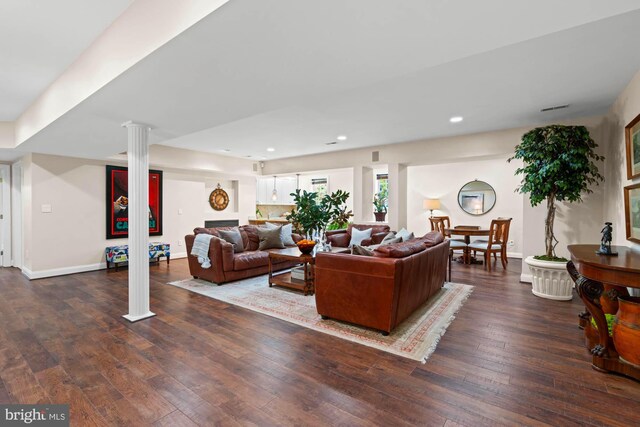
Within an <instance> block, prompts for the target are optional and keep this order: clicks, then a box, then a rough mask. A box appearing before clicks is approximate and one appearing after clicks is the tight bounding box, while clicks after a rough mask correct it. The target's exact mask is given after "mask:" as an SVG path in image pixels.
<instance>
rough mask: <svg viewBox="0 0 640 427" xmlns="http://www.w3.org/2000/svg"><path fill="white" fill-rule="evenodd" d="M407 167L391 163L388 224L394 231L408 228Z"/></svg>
mask: <svg viewBox="0 0 640 427" xmlns="http://www.w3.org/2000/svg"><path fill="white" fill-rule="evenodd" d="M407 191H408V188H407V166H406V165H403V164H399V163H389V213H388V214H387V222H388V223H389V227H391V229H392V230H400V229H401V228H406V227H407Z"/></svg>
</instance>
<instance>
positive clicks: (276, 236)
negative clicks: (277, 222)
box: [258, 227, 284, 251]
mask: <svg viewBox="0 0 640 427" xmlns="http://www.w3.org/2000/svg"><path fill="white" fill-rule="evenodd" d="M258 239H260V244H259V246H258V250H261V251H263V250H265V249H284V244H283V243H282V227H276V228H274V229H271V230H267V229H265V228H262V227H258Z"/></svg>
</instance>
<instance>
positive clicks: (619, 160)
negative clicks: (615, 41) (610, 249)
mask: <svg viewBox="0 0 640 427" xmlns="http://www.w3.org/2000/svg"><path fill="white" fill-rule="evenodd" d="M638 114H640V72H638V74H636V75H635V76H634V78H633V79H632V80H631V82H630V83H629V85H628V86H627V87H626V89H625V90H624V91H623V92H622V93H621V94H620V96H619V97H618V99H617V100H616V101H615V102H614V104H613V106H612V107H611V109H610V110H609V114H607V116H606V121H605V123H604V125H603V132H602V133H603V137H604V139H605V140H606V141H608V145H607V147H606V148H607V149H606V153H605V157H606V160H605V164H606V168H605V180H606V181H605V189H606V190H605V197H604V220H607V221H611V222H612V223H613V238H614V242H613V243H614V244H616V245H623V246H631V247H633V248H635V249H638V250H640V245H638V244H635V243H632V242H630V241H628V240H627V239H626V230H625V216H624V191H623V188H624V187H625V186H627V185H631V184H636V183H638V182H640V179H638V178H636V179H635V180H628V179H627V160H626V151H625V150H626V148H625V138H624V127H625V126H626V125H627V124H629V122H631V120H633V119H634V118H635V117H636V116H637V115H638Z"/></svg>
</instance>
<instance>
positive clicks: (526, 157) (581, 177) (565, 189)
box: [509, 125, 604, 300]
mask: <svg viewBox="0 0 640 427" xmlns="http://www.w3.org/2000/svg"><path fill="white" fill-rule="evenodd" d="M597 146H598V145H597V144H596V143H595V142H594V141H593V139H592V138H591V136H590V135H589V131H588V130H587V128H586V127H584V126H562V125H551V126H545V127H539V128H535V129H533V130H531V131H529V132H527V133H525V134H524V135H523V136H522V141H521V142H520V144H518V145H517V146H516V148H515V154H514V156H513V157H511V158H510V159H509V161H511V160H513V159H520V160H522V161H523V166H522V167H520V168H518V169H517V170H516V175H522V182H521V184H520V186H519V187H518V188H517V190H516V191H518V192H520V193H526V194H528V195H529V199H530V201H531V206H533V207H535V206H538V205H539V204H540V203H543V202H546V206H547V214H546V218H545V233H544V243H545V253H544V255H538V256H534V257H529V258H527V259H526V260H525V262H526V263H527V264H528V265H529V268H530V270H531V272H532V275H533V293H534V294H535V295H538V296H542V297H545V298H551V299H559V300H569V299H571V298H572V292H571V288H572V286H571V283H570V279H569V278H568V275H567V276H566V280H565V281H564V282H563V280H564V279H560V275H561V273H565V274H566V268H565V265H566V263H567V260H566V259H565V258H559V257H558V256H557V255H556V246H557V245H558V239H557V238H556V236H555V234H554V221H555V216H556V209H557V206H556V203H557V202H570V203H571V202H581V201H582V195H583V194H587V193H592V190H591V189H590V186H591V185H593V184H598V183H599V182H600V181H602V180H603V179H604V178H603V177H602V175H600V173H599V172H598V166H597V165H596V162H598V161H601V160H604V157H603V156H600V155H599V154H597V153H596V152H595V148H596V147H597ZM545 269H546V270H545ZM560 282H562V283H563V286H562V289H550V287H553V286H551V285H550V283H560Z"/></svg>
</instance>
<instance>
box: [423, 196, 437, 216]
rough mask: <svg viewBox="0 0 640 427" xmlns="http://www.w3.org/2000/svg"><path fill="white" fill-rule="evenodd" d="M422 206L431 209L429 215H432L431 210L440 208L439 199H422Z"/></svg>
mask: <svg viewBox="0 0 640 427" xmlns="http://www.w3.org/2000/svg"><path fill="white" fill-rule="evenodd" d="M422 207H423V208H424V209H426V210H428V211H431V216H432V217H433V211H434V210H436V209H440V200H439V199H424V201H423V202H422Z"/></svg>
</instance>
